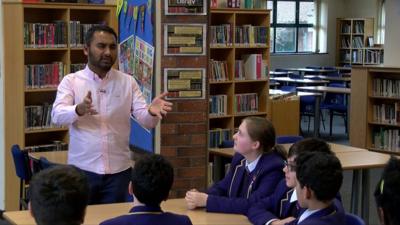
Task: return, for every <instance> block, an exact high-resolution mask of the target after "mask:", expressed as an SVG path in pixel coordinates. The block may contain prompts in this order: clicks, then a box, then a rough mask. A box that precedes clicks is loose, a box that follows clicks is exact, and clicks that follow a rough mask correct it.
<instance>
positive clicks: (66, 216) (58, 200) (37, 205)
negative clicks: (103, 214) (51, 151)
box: [29, 165, 89, 225]
mask: <svg viewBox="0 0 400 225" xmlns="http://www.w3.org/2000/svg"><path fill="white" fill-rule="evenodd" d="M29 190H30V194H31V199H30V204H31V211H32V214H33V217H34V218H35V221H36V223H37V224H38V225H53V224H58V225H67V224H68V225H76V224H82V223H83V220H84V216H85V209H86V206H87V204H88V200H89V184H88V182H87V180H86V176H85V174H83V173H82V171H80V170H79V169H78V168H76V167H75V166H61V165H60V166H54V167H51V168H48V169H45V170H42V171H40V172H39V173H37V174H36V175H35V176H34V177H33V179H32V181H31V183H30V186H29Z"/></svg>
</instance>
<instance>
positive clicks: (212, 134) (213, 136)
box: [208, 128, 232, 148]
mask: <svg viewBox="0 0 400 225" xmlns="http://www.w3.org/2000/svg"><path fill="white" fill-rule="evenodd" d="M230 139H232V131H231V130H230V129H220V128H217V129H212V130H209V131H208V147H210V148H218V146H219V145H220V144H221V143H222V142H223V141H227V140H230Z"/></svg>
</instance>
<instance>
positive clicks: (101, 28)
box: [85, 25, 118, 46]
mask: <svg viewBox="0 0 400 225" xmlns="http://www.w3.org/2000/svg"><path fill="white" fill-rule="evenodd" d="M100 31H104V32H106V33H109V34H112V35H114V37H115V40H116V41H118V37H117V34H116V33H115V31H114V30H113V29H112V28H111V27H109V26H107V25H94V26H93V27H91V28H90V29H89V30H88V31H87V33H86V35H85V44H86V46H90V43H91V42H92V40H93V35H94V33H95V32H100Z"/></svg>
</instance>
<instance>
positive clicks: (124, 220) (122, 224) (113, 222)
mask: <svg viewBox="0 0 400 225" xmlns="http://www.w3.org/2000/svg"><path fill="white" fill-rule="evenodd" d="M131 217H132V215H129V214H128V215H122V216H118V217H114V218H112V219H108V220H105V221H103V222H101V223H100V225H129V224H132V225H133V223H130V222H129V221H132V218H131Z"/></svg>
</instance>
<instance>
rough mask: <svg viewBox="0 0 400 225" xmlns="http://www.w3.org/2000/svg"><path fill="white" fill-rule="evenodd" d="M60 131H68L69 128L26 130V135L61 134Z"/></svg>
mask: <svg viewBox="0 0 400 225" xmlns="http://www.w3.org/2000/svg"><path fill="white" fill-rule="evenodd" d="M60 131H68V128H65V127H63V128H37V129H36V128H34V129H25V134H36V133H46V132H60Z"/></svg>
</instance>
